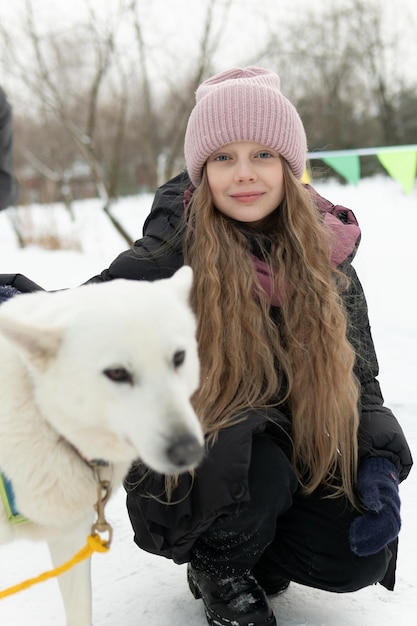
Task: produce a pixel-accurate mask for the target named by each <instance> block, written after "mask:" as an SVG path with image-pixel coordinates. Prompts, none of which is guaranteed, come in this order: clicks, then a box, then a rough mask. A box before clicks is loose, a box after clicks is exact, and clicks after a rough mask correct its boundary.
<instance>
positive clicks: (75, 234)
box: [0, 177, 417, 626]
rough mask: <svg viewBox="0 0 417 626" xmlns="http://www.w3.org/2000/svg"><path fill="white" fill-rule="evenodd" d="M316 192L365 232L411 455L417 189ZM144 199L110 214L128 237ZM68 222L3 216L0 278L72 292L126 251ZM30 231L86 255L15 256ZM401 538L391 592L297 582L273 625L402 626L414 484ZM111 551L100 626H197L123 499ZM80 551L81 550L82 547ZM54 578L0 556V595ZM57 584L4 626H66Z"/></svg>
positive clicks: (408, 590)
mask: <svg viewBox="0 0 417 626" xmlns="http://www.w3.org/2000/svg"><path fill="white" fill-rule="evenodd" d="M315 186H316V188H317V189H318V191H319V192H320V193H322V195H324V196H325V197H327V198H328V199H330V200H331V201H332V202H334V203H336V204H342V205H345V206H347V207H349V208H351V209H352V210H353V211H354V213H355V214H356V216H357V218H358V220H359V222H360V225H361V228H362V243H361V246H360V249H359V252H358V255H357V257H356V261H355V267H356V269H357V271H358V273H359V276H360V278H361V281H362V283H363V285H364V288H365V293H366V295H367V299H368V305H369V314H370V319H371V324H372V332H373V336H374V341H375V343H376V347H377V353H378V357H379V362H380V369H381V374H380V377H379V379H380V382H381V385H382V390H383V392H384V395H385V401H386V404H387V405H388V406H389V407H391V408H392V409H393V410H394V412H395V414H396V415H397V417H398V419H399V420H400V423H401V424H402V426H403V428H404V430H405V432H406V434H407V437H408V440H409V443H410V445H411V447H412V449H413V450H415V448H416V444H417V420H416V419H415V414H416V412H417V395H416V391H415V385H416V375H417V356H416V355H417V324H416V321H415V320H416V315H415V311H414V306H415V304H416V297H415V287H413V285H415V284H416V280H415V271H416V270H415V268H416V267H417V243H416V236H415V233H416V232H417V191H416V190H415V191H414V193H413V194H412V195H411V196H409V197H406V196H405V195H404V194H403V192H402V191H401V189H400V188H399V186H398V185H397V183H395V181H393V180H391V179H388V178H385V177H377V178H374V179H363V180H361V181H360V183H359V184H358V186H357V187H352V186H347V185H340V184H338V183H337V182H335V181H331V180H329V181H323V182H318V183H317V184H316V185H315ZM151 202H152V197H151V196H138V197H132V198H127V199H123V200H121V201H120V202H119V203H118V204H117V205H116V206H115V208H114V212H115V214H116V215H117V216H118V217H119V218H120V219H121V220H122V221H123V224H124V225H125V226H126V228H127V229H128V230H129V232H130V233H131V234H132V236H133V237H135V238H138V237H140V235H141V227H142V223H143V220H144V218H145V217H146V215H147V213H148V211H149V208H150V206H151ZM74 211H75V216H76V218H75V220H74V221H71V219H70V217H69V215H68V214H67V213H66V212H65V211H64V210H63V209H62V208H61V207H59V206H54V207H48V208H45V207H43V208H39V207H37V206H32V207H30V209H27V208H26V209H24V208H19V209H13V210H8V211H3V212H2V213H0V272H2V273H15V272H20V273H22V274H26V275H27V276H28V277H30V278H31V279H32V280H34V281H35V282H38V283H39V284H40V285H42V286H43V287H45V288H47V289H58V288H62V287H70V286H76V285H78V284H80V283H82V282H83V281H85V280H87V279H88V278H90V277H91V276H93V275H95V274H97V273H98V272H100V271H101V270H102V269H104V268H105V267H107V266H108V265H109V263H110V262H111V261H112V260H113V259H114V258H115V256H116V255H117V254H118V253H119V252H121V251H122V250H123V249H125V247H126V246H125V244H124V242H123V241H122V239H121V238H120V236H119V235H118V234H117V233H116V232H115V231H114V229H113V227H112V226H111V224H110V223H109V221H108V219H107V218H106V217H105V216H104V215H103V214H102V213H101V211H100V210H99V204H98V201H97V200H88V201H83V202H77V203H75V204H74ZM13 213H14V214H16V213H18V214H19V219H21V220H23V222H24V223H30V224H31V225H32V228H34V227H36V228H37V229H40V228H41V227H43V228H45V229H46V230H47V229H51V227H52V226H53V227H54V228H56V229H58V230H59V232H60V233H61V235H62V236H63V237H67V238H68V239H69V240H72V241H76V242H77V241H78V242H79V243H80V245H81V248H82V250H81V251H79V252H77V251H75V250H68V251H62V250H61V251H45V250H42V249H40V248H38V247H36V246H32V247H30V248H26V249H23V250H21V249H19V248H18V247H17V244H16V241H15V237H14V235H13V231H12V229H11V223H10V216H11V215H12V214H13ZM401 498H402V519H403V528H402V532H401V537H400V552H399V559H398V568H397V585H396V588H395V590H394V592H388V591H386V590H385V589H384V588H383V587H381V586H380V585H377V586H372V587H368V588H366V589H363V590H361V591H358V592H356V593H352V594H343V595H339V594H329V593H327V592H323V591H318V590H316V589H309V588H307V587H302V586H300V585H297V584H294V583H292V584H291V585H290V587H289V589H288V591H287V592H286V593H285V594H284V595H282V596H280V597H277V598H275V599H272V601H271V602H272V606H273V608H274V610H275V613H276V616H277V623H278V625H279V626H334V624H338V626H391V625H392V623H395V624H396V626H409V625H410V624H413V623H415V615H416V609H417V590H416V587H417V541H416V540H415V532H416V531H415V520H416V517H417V509H416V504H417V474H416V472H415V471H414V472H412V473H411V476H410V477H409V479H408V480H407V481H406V482H404V483H403V484H402V485H401ZM107 517H108V520H109V521H110V522H111V524H112V525H113V527H114V541H113V544H112V547H111V550H110V551H109V552H108V553H106V554H95V555H94V556H93V561H92V570H93V602H94V623H95V625H96V626H120V625H123V626H138V625H139V624H141V625H142V624H143V625H145V626H166V625H167V624H172V625H175V626H177V625H178V626H204V624H206V620H205V617H204V612H203V607H202V602H201V601H198V602H197V601H196V600H194V598H193V597H192V596H191V594H190V592H189V590H188V588H187V585H186V576H185V566H177V565H175V564H174V563H172V562H171V561H169V560H166V559H162V558H160V557H155V556H153V555H150V554H147V553H146V552H143V551H141V550H139V549H138V548H137V547H136V546H135V545H134V543H133V540H132V530H131V528H130V524H129V521H128V518H127V513H126V509H125V505H124V492H123V490H122V489H120V490H119V491H118V492H117V493H116V494H115V495H114V497H113V499H112V501H111V502H110V504H109V505H108V508H107ZM81 547H82V546H80V548H81ZM50 568H51V564H50V561H49V556H48V552H47V549H46V546H45V545H44V544H35V543H26V542H22V543H14V544H9V545H6V546H2V547H0V589H5V588H8V587H10V586H11V585H13V584H17V583H19V582H21V581H23V580H26V579H27V578H31V577H33V576H37V575H38V574H40V573H41V572H44V571H45V570H48V569H50ZM64 623H65V622H64V615H63V610H62V606H61V600H60V596H59V593H58V588H57V583H56V580H51V581H48V582H44V583H42V584H39V585H36V586H34V587H32V588H30V589H28V590H26V591H23V592H21V593H19V594H17V595H14V596H11V597H9V598H6V599H4V600H2V601H0V625H1V626H20V625H23V624H24V625H25V626H26V625H28V624H31V626H48V625H50V624H51V625H52V624H53V625H54V626H64Z"/></svg>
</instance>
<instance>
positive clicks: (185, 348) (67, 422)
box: [0, 267, 203, 626]
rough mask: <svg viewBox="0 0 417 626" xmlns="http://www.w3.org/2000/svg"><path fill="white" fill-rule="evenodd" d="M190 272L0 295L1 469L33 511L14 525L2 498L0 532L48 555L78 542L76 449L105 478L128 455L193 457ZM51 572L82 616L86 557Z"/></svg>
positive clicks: (83, 494)
mask: <svg viewBox="0 0 417 626" xmlns="http://www.w3.org/2000/svg"><path fill="white" fill-rule="evenodd" d="M191 282H192V271H191V269H190V268H188V267H187V268H185V267H184V268H182V269H181V270H179V271H178V272H177V273H176V274H175V275H174V276H173V277H172V278H170V279H166V280H160V281H155V282H153V283H149V282H142V281H128V280H114V281H111V282H109V283H105V284H92V285H86V286H83V287H79V288H75V289H69V290H66V291H61V292H56V293H47V292H37V293H33V294H22V295H18V296H16V297H14V298H12V299H10V300H8V301H7V302H5V303H4V304H2V305H1V306H0V354H1V361H0V364H1V365H0V398H1V401H0V470H1V471H2V472H4V474H5V475H6V476H7V477H8V478H9V479H10V480H11V482H12V485H13V490H14V494H15V499H16V506H17V509H18V511H19V513H21V514H22V515H24V516H25V517H27V518H28V519H29V520H30V522H29V523H26V524H19V525H11V524H10V523H9V522H8V520H7V517H6V514H5V510H4V507H3V505H2V503H1V502H0V543H2V542H5V541H8V540H11V539H15V538H18V537H24V538H29V539H42V540H46V541H47V543H48V545H49V549H50V553H51V557H52V562H53V564H54V566H57V565H61V564H62V563H63V562H65V561H67V560H68V559H69V558H71V557H72V556H73V555H74V554H75V553H76V552H77V551H78V550H79V549H81V548H82V547H83V546H84V545H85V541H86V537H87V535H88V534H89V533H90V529H91V524H92V521H93V518H94V509H93V507H94V504H95V502H96V500H97V482H96V480H95V478H94V475H93V472H92V470H91V468H90V467H89V466H88V465H87V464H86V462H85V461H84V460H83V459H82V457H84V458H85V459H97V458H99V459H104V460H106V461H108V462H109V463H111V464H112V465H111V467H112V484H113V485H114V486H118V485H120V483H121V481H122V480H123V478H124V476H125V475H126V473H127V471H128V469H129V467H130V465H131V463H132V462H133V461H134V460H135V459H137V458H140V459H141V460H142V461H143V462H144V463H145V464H147V465H148V466H149V467H151V468H152V469H153V470H155V471H157V472H160V473H163V474H170V473H177V472H180V471H186V470H188V469H190V468H191V467H193V466H195V465H196V464H197V462H198V461H199V460H200V459H201V455H202V452H203V435H202V431H201V427H200V424H199V422H198V420H197V417H196V415H195V413H194V411H193V409H192V406H191V403H190V397H191V395H192V394H193V392H194V391H195V390H196V388H197V386H198V382H199V363H198V357H197V345H196V339H195V319H194V316H193V315H192V312H191V309H190V306H189V294H190V288H191ZM183 357H184V359H183ZM182 361H183V362H182ZM59 583H60V587H61V592H62V598H63V602H64V607H65V611H66V616H67V624H68V626H90V625H91V623H92V621H91V620H92V618H91V581H90V563H89V560H87V561H84V563H81V564H79V565H77V566H76V567H75V568H73V569H71V570H70V571H69V572H68V573H66V574H64V575H62V576H60V578H59Z"/></svg>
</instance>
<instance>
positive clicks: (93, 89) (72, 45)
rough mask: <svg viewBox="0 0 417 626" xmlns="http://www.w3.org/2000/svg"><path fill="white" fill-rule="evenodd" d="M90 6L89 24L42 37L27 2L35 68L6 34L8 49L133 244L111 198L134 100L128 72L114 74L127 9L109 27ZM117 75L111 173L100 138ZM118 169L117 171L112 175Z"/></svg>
mask: <svg viewBox="0 0 417 626" xmlns="http://www.w3.org/2000/svg"><path fill="white" fill-rule="evenodd" d="M87 5H88V8H89V11H88V20H87V22H86V23H85V24H81V26H79V28H77V29H74V30H69V31H68V30H61V31H58V30H56V31H54V32H48V33H46V34H41V33H40V32H39V29H38V24H37V21H36V17H35V13H34V10H33V6H32V3H31V2H30V0H26V2H25V15H24V22H23V36H24V37H25V40H26V41H27V42H28V43H29V44H30V49H31V57H32V59H33V63H32V64H31V65H30V67H28V61H27V57H21V56H20V55H19V50H18V49H17V47H14V46H13V42H12V41H11V39H10V37H8V36H7V33H5V31H4V29H3V41H5V42H6V44H7V50H8V53H9V55H10V61H11V64H12V66H13V71H14V73H15V75H18V76H19V77H20V79H21V81H22V82H24V83H25V85H26V87H27V88H28V89H29V92H30V98H31V104H32V107H33V106H35V107H36V106H37V109H38V112H39V114H40V115H42V114H45V113H47V114H49V115H52V116H53V117H54V118H55V119H56V120H59V123H60V124H61V125H62V126H63V128H64V129H65V131H66V133H67V136H68V138H69V139H70V140H71V141H72V142H73V144H74V145H75V147H76V149H77V151H78V154H79V158H80V159H82V160H83V161H84V162H85V163H86V164H87V165H88V167H89V169H90V171H91V175H92V178H93V181H94V184H95V187H96V190H97V194H98V196H99V197H100V198H101V200H102V206H103V211H104V212H105V213H106V215H107V216H108V218H109V219H110V220H111V222H112V224H113V226H114V227H115V228H116V229H117V231H118V232H119V233H120V235H121V236H122V237H123V238H124V239H125V240H126V242H127V243H128V244H129V245H130V244H131V243H132V238H131V237H130V235H129V233H128V232H127V231H126V230H125V229H124V227H123V225H122V224H121V223H120V222H119V221H118V220H117V218H115V217H114V216H113V215H112V213H111V197H112V194H114V193H115V188H116V186H117V180H116V178H117V172H118V167H119V161H120V158H119V154H120V150H121V145H122V140H123V132H124V127H125V118H126V109H127V101H128V92H127V82H126V80H125V76H124V73H123V71H121V68H120V67H118V71H117V72H113V68H114V67H115V65H116V62H115V59H116V55H115V40H116V36H117V29H118V27H119V25H120V22H121V18H122V16H123V11H122V8H123V7H121V10H120V11H119V14H118V15H116V17H115V16H112V19H111V20H110V19H108V20H107V21H106V22H103V21H102V20H99V19H98V16H97V14H96V12H95V9H94V8H93V6H92V4H91V3H90V2H88V3H87ZM86 61H88V63H86ZM112 72H113V74H112V76H113V81H117V83H118V90H117V94H116V96H115V100H116V101H117V102H118V103H119V106H118V107H116V108H115V110H116V111H117V114H116V121H115V128H116V132H115V134H114V140H113V141H112V142H111V145H107V154H111V155H113V156H112V158H111V159H108V161H107V167H106V168H105V167H104V155H103V154H100V153H99V152H98V150H97V143H96V137H97V135H98V129H99V125H100V103H101V96H102V97H103V98H105V97H106V94H105V93H103V92H104V89H105V87H107V84H106V79H107V78H108V76H109V74H110V73H112ZM80 104H82V106H80ZM109 139H110V138H109V137H108V140H109ZM117 151H119V154H118V153H117ZM27 154H28V153H27ZM32 162H33V159H32ZM112 166H114V167H115V168H116V169H115V170H112V169H111V168H112ZM49 169H50V170H51V171H53V169H54V166H53V165H49ZM68 170H69V168H68ZM56 175H57V176H58V174H56Z"/></svg>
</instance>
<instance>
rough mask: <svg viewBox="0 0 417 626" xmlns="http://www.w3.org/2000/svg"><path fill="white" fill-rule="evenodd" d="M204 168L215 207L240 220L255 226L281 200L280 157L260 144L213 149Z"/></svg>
mask: <svg viewBox="0 0 417 626" xmlns="http://www.w3.org/2000/svg"><path fill="white" fill-rule="evenodd" d="M206 168H207V179H208V184H209V187H210V192H211V195H212V199H213V204H214V206H215V207H216V208H217V209H218V210H219V211H220V212H221V213H223V215H227V216H228V217H231V218H232V219H234V220H237V221H239V222H246V223H247V224H250V225H251V226H252V227H255V228H256V226H257V225H258V224H261V223H262V220H263V219H264V218H265V217H267V216H268V215H270V213H272V212H273V211H275V209H276V208H277V207H278V206H279V205H280V204H281V202H282V200H283V199H284V195H285V191H284V174H283V167H282V162H281V158H280V156H279V154H278V152H276V151H275V150H272V149H271V148H267V147H266V146H263V145H262V144H259V143H255V142H253V141H239V142H235V143H230V144H228V145H227V146H223V147H222V148H220V149H219V150H216V151H215V152H213V154H212V155H211V156H210V157H209V158H208V160H207V166H206Z"/></svg>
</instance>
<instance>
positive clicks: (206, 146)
mask: <svg viewBox="0 0 417 626" xmlns="http://www.w3.org/2000/svg"><path fill="white" fill-rule="evenodd" d="M235 141H255V142H256V143H261V144H263V145H265V146H268V147H270V148H273V149H274V150H276V151H277V152H278V153H279V154H280V155H281V156H282V157H283V158H284V159H286V161H287V162H288V164H289V166H290V167H291V169H292V171H293V172H294V174H295V176H297V178H301V176H302V175H303V172H304V169H305V163H306V153H307V140H306V134H305V130H304V126H303V123H302V121H301V119H300V116H299V115H298V113H297V111H296V109H295V107H294V106H293V105H292V104H291V102H289V100H287V99H286V98H285V97H284V96H283V95H282V93H281V91H280V79H279V76H278V75H277V74H275V73H274V72H271V71H270V70H266V69H262V68H259V67H246V68H245V69H240V68H234V69H230V70H227V71H225V72H221V73H220V74H216V75H215V76H212V77H211V78H209V79H208V80H206V81H204V82H203V83H202V84H201V85H200V86H199V87H198V89H197V91H196V105H195V107H194V109H193V111H192V112H191V115H190V118H189V120H188V125H187V131H186V133H185V144H184V153H185V162H186V165H187V170H188V174H189V176H190V178H191V181H192V183H193V184H194V185H195V186H198V185H199V183H200V182H201V175H202V171H203V166H204V164H205V162H206V161H207V159H208V157H209V156H210V155H211V154H212V153H213V152H214V151H215V150H217V149H218V148H221V147H222V146H225V145H227V144H229V143H233V142H235Z"/></svg>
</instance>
